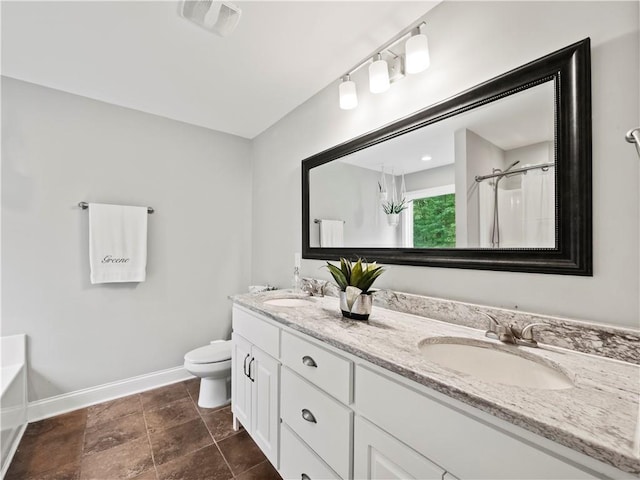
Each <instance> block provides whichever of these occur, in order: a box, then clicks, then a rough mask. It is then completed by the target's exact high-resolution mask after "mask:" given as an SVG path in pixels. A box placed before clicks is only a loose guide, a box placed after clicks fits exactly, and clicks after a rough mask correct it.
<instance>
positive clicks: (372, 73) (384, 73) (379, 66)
mask: <svg viewBox="0 0 640 480" xmlns="http://www.w3.org/2000/svg"><path fill="white" fill-rule="evenodd" d="M390 85H391V83H390V82H389V65H388V64H387V62H386V61H385V60H383V59H382V54H381V53H378V55H377V56H376V60H375V61H374V62H373V63H372V64H371V65H369V90H370V91H371V93H382V92H386V91H387V90H389V86H390Z"/></svg>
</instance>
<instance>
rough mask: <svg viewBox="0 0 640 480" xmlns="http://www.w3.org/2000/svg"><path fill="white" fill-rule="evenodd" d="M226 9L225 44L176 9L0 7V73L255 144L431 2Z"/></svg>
mask: <svg viewBox="0 0 640 480" xmlns="http://www.w3.org/2000/svg"><path fill="white" fill-rule="evenodd" d="M234 3H235V4H236V5H238V6H240V8H241V9H242V18H241V20H240V23H239V25H238V27H237V29H236V30H235V32H233V34H231V35H230V36H229V37H226V38H222V37H219V36H217V35H215V34H213V33H210V32H208V31H206V30H204V29H202V28H200V27H198V26H196V25H194V24H192V23H190V22H188V21H187V20H185V19H184V18H182V17H180V16H179V14H178V10H179V3H178V2H168V1H151V2H149V1H146V2H145V1H114V2H95V1H70V2H57V1H44V2H30V1H26V2H23V1H15V2H11V1H2V74H3V75H5V76H8V77H12V78H16V79H20V80H24V81H28V82H32V83H36V84H39V85H44V86H46V87H51V88H55V89H58V90H62V91H65V92H70V93H74V94H77V95H82V96H85V97H89V98H93V99H97V100H101V101H104V102H108V103H112V104H115V105H120V106H124V107H128V108H133V109H136V110H140V111H143V112H148V113H152V114H156V115H161V116H163V117H168V118H172V119H176V120H180V121H183V122H187V123H190V124H194V125H199V126H203V127H207V128H210V129H213V130H218V131H222V132H226V133H231V134H235V135H239V136H242V137H245V138H253V137H255V136H256V135H258V134H260V133H261V132H262V131H264V130H265V129H267V128H268V127H269V126H271V125H272V124H274V123H275V122H277V121H278V120H279V119H281V118H282V117H284V116H285V115H286V114H287V113H289V112H290V111H292V110H293V109H294V108H296V107H297V106H298V105H300V104H302V103H304V102H305V101H306V100H307V99H309V98H310V97H312V96H313V95H314V94H316V93H317V92H319V91H320V90H321V89H323V88H324V87H326V86H327V85H329V84H330V83H332V82H334V81H336V80H337V79H338V78H339V77H340V76H341V75H343V74H344V73H345V72H346V71H347V70H349V69H350V68H352V67H353V66H354V65H355V64H357V63H359V62H360V61H361V60H363V59H365V58H366V57H367V56H368V55H370V54H372V53H373V52H374V51H375V49H376V48H377V47H379V46H380V45H382V44H383V43H385V42H386V41H387V40H389V39H390V38H392V37H393V36H394V35H395V34H397V33H398V32H399V31H400V30H402V29H403V28H405V27H406V26H408V25H409V24H411V23H412V22H414V21H416V20H417V19H418V18H419V17H421V16H423V15H424V14H425V13H426V12H427V11H428V10H430V9H431V8H433V7H434V6H435V5H437V3H439V1H409V2H400V1H374V2H363V1H353V2H351V1H340V2H324V1H319V2H292V1H289V2H271V1H254V2H240V1H238V2H234ZM336 108H338V105H337V93H336Z"/></svg>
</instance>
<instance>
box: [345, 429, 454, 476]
mask: <svg viewBox="0 0 640 480" xmlns="http://www.w3.org/2000/svg"><path fill="white" fill-rule="evenodd" d="M354 429H355V437H354V446H353V450H354V475H353V476H354V478H355V479H358V480H359V479H366V480H383V479H384V480H390V479H420V480H432V479H433V480H441V479H442V478H443V475H444V474H445V471H444V470H443V469H442V468H440V467H438V466H437V465H436V464H434V463H432V462H431V461H429V460H427V459H426V458H425V457H423V456H422V455H420V454H419V453H417V452H416V451H414V450H412V449H411V448H409V447H407V446H406V445H405V444H404V443H402V442H400V441H399V440H397V439H395V438H394V437H392V436H391V435H389V434H388V433H386V432H384V431H382V430H380V429H379V428H377V427H375V426H374V425H373V424H371V423H369V422H367V421H366V420H364V419H363V418H362V417H356V418H355V421H354Z"/></svg>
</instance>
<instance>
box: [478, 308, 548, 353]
mask: <svg viewBox="0 0 640 480" xmlns="http://www.w3.org/2000/svg"><path fill="white" fill-rule="evenodd" d="M480 313H482V314H483V315H484V316H485V317H487V318H488V319H489V328H488V329H487V331H486V332H485V336H486V337H489V338H495V339H496V340H500V341H501V342H503V343H511V344H513V345H525V346H528V347H537V346H538V342H537V341H536V340H535V338H534V337H533V327H541V326H542V327H546V326H547V324H546V323H530V324H529V325H526V326H525V327H524V328H522V329H520V328H518V327H517V326H515V325H513V324H511V325H509V326H508V327H505V326H504V325H501V324H500V322H498V321H497V320H496V319H495V318H494V317H493V316H491V315H489V314H488V313H485V312H480Z"/></svg>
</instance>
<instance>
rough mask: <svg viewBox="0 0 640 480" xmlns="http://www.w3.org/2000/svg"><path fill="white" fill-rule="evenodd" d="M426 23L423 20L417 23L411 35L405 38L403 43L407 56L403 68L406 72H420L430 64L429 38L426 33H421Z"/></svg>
mask: <svg viewBox="0 0 640 480" xmlns="http://www.w3.org/2000/svg"><path fill="white" fill-rule="evenodd" d="M425 25H426V24H425V23H424V22H423V23H421V24H420V25H418V26H417V27H416V28H415V29H414V31H413V35H411V37H410V38H409V40H407V43H405V45H404V49H405V53H406V55H407V58H406V60H405V69H406V71H407V73H420V72H424V71H425V70H426V69H427V68H429V65H430V64H431V57H430V56H429V40H428V39H427V35H426V34H424V33H423V31H422V30H423V27H424V26H425Z"/></svg>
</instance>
